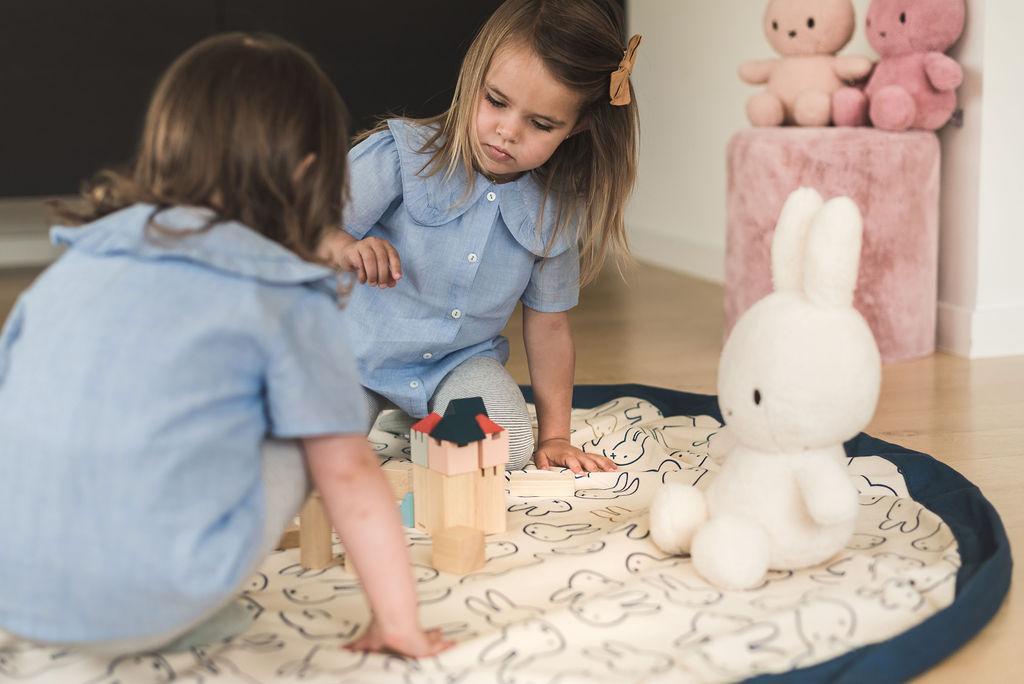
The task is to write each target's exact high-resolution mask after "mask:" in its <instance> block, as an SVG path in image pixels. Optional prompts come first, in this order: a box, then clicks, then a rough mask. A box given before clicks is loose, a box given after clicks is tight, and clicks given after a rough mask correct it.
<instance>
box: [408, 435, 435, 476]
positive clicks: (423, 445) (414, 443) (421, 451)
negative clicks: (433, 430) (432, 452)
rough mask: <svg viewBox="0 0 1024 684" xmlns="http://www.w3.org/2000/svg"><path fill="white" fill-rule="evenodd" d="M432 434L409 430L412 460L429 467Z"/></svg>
mask: <svg viewBox="0 0 1024 684" xmlns="http://www.w3.org/2000/svg"><path fill="white" fill-rule="evenodd" d="M429 445H430V435H428V434H425V433H422V432H419V431H418V430H411V431H410V432H409V449H410V456H411V458H412V462H413V463H415V464H416V465H418V466H423V467H424V468H426V467H427V452H428V451H429Z"/></svg>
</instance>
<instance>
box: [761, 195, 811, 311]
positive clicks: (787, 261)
mask: <svg viewBox="0 0 1024 684" xmlns="http://www.w3.org/2000/svg"><path fill="white" fill-rule="evenodd" d="M821 205H822V199H821V195H819V194H818V192H817V191H816V190H813V189H812V188H799V189H797V190H794V191H793V192H792V193H791V194H790V195H789V197H788V198H787V199H786V203H785V204H784V205H782V212H781V213H780V214H779V222H778V223H777V224H775V235H774V237H772V280H773V282H774V283H775V290H776V291H777V292H778V291H781V290H799V289H800V288H801V286H802V285H803V264H804V242H805V240H806V237H807V232H808V231H809V230H810V228H811V223H812V222H813V221H814V216H815V215H816V214H817V213H818V210H819V209H821Z"/></svg>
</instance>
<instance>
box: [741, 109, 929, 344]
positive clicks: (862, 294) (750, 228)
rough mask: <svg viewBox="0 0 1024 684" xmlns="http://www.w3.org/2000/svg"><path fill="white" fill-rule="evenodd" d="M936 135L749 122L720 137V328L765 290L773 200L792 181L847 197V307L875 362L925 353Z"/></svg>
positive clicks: (778, 203)
mask: <svg viewBox="0 0 1024 684" xmlns="http://www.w3.org/2000/svg"><path fill="white" fill-rule="evenodd" d="M939 161H940V152H939V140H938V138H937V137H936V135H935V134H934V133H932V132H928V131H912V132H906V133H889V132H886V131H879V130H876V129H873V128H798V127H789V128H754V129H749V130H744V131H741V132H740V133H737V134H736V135H734V136H733V138H732V140H730V141H729V169H728V174H729V189H728V229H727V234H726V257H725V329H726V334H728V332H729V331H730V330H731V329H732V326H733V324H734V323H735V322H736V319H737V318H739V316H740V314H742V313H743V312H744V311H746V310H747V308H748V307H750V305H752V304H753V303H754V302H756V301H757V300H759V299H761V297H763V296H765V295H766V294H768V293H769V292H771V291H772V280H771V259H770V248H771V240H772V234H773V233H774V231H775V221H776V220H777V219H778V216H779V211H780V210H781V209H782V203H783V202H784V201H785V199H786V197H787V196H788V195H789V193H790V192H792V191H793V190H795V189H796V188H798V187H800V186H809V187H812V188H815V189H816V190H818V192H820V193H821V195H822V196H823V197H824V198H825V199H828V198H830V197H834V196H836V195H848V196H850V197H852V198H853V200H854V201H855V202H856V203H857V205H858V206H859V207H860V210H861V213H862V214H863V216H864V246H863V249H862V251H861V261H860V275H859V277H858V279H857V293H856V297H855V302H854V305H855V306H856V307H857V310H858V311H860V312H861V313H862V314H863V315H864V318H866V319H867V321H868V323H869V324H870V326H871V330H872V331H873V332H874V334H875V340H876V341H877V342H878V348H879V351H881V353H882V360H883V361H886V362H890V361H901V360H906V359H913V358H917V357H920V356H926V355H928V354H931V353H932V352H933V351H935V316H936V307H937V296H938V246H939Z"/></svg>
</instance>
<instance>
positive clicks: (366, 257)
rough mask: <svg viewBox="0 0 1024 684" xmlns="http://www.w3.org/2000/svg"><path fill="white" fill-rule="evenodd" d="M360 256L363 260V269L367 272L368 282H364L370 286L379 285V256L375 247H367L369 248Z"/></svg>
mask: <svg viewBox="0 0 1024 684" xmlns="http://www.w3.org/2000/svg"><path fill="white" fill-rule="evenodd" d="M359 255H360V256H361V257H362V258H363V268H364V269H365V270H366V280H364V281H362V282H364V283H368V284H370V285H374V284H376V283H377V255H376V254H375V253H374V251H373V247H372V246H370V245H367V248H366V249H364V250H362V251H361V252H360V253H359Z"/></svg>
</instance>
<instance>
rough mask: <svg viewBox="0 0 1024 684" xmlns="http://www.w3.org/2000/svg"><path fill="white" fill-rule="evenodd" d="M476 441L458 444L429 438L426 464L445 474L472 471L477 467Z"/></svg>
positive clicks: (477, 450) (478, 451)
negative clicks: (462, 444) (463, 444)
mask: <svg viewBox="0 0 1024 684" xmlns="http://www.w3.org/2000/svg"><path fill="white" fill-rule="evenodd" d="M479 453H480V450H479V448H478V442H471V443H469V444H466V445H465V446H459V445H458V444H455V443H454V442H448V441H439V440H436V439H434V438H433V437H431V438H429V446H428V451H427V466H428V467H429V468H430V469H431V470H436V471H437V472H439V473H444V474H445V475H459V474H461V473H472V472H474V471H476V470H478V469H479V466H478V465H477V464H478V463H479Z"/></svg>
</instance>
